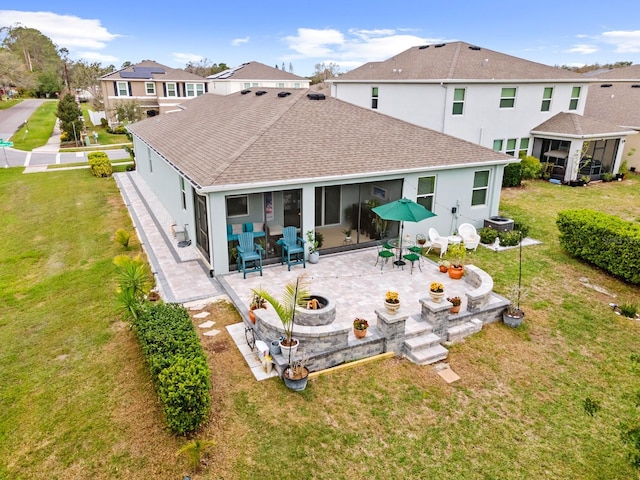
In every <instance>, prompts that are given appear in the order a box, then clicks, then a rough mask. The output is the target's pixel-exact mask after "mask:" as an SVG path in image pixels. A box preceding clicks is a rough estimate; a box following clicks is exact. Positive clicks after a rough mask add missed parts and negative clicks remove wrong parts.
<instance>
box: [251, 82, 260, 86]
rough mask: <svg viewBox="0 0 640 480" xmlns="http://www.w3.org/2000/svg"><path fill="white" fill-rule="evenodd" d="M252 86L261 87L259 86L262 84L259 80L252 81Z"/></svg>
mask: <svg viewBox="0 0 640 480" xmlns="http://www.w3.org/2000/svg"><path fill="white" fill-rule="evenodd" d="M251 86H252V87H259V86H260V84H259V83H258V82H252V83H251Z"/></svg>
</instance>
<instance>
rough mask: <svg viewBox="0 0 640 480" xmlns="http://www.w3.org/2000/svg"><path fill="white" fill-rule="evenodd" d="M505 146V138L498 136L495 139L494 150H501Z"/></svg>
mask: <svg viewBox="0 0 640 480" xmlns="http://www.w3.org/2000/svg"><path fill="white" fill-rule="evenodd" d="M503 148H504V138H496V139H495V140H494V141H493V150H494V152H501V151H502V149H503Z"/></svg>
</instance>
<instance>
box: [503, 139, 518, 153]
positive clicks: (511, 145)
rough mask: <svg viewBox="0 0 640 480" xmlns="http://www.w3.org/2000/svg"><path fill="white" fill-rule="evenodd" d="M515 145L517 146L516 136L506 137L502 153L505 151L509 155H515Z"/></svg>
mask: <svg viewBox="0 0 640 480" xmlns="http://www.w3.org/2000/svg"><path fill="white" fill-rule="evenodd" d="M517 147H518V139H517V138H507V143H506V146H505V150H504V153H506V154H507V155H511V156H512V157H515V156H516V150H517Z"/></svg>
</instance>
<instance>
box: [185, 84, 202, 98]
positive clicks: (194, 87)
mask: <svg viewBox="0 0 640 480" xmlns="http://www.w3.org/2000/svg"><path fill="white" fill-rule="evenodd" d="M185 87H186V88H187V97H199V96H200V95H202V94H203V93H204V83H187V84H185Z"/></svg>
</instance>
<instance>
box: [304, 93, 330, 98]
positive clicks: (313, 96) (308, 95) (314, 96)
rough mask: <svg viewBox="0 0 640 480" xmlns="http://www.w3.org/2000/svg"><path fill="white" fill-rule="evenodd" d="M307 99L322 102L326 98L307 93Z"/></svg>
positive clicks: (321, 95)
mask: <svg viewBox="0 0 640 480" xmlns="http://www.w3.org/2000/svg"><path fill="white" fill-rule="evenodd" d="M307 98H308V99H309V100H324V99H325V98H326V97H325V96H324V93H307Z"/></svg>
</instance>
